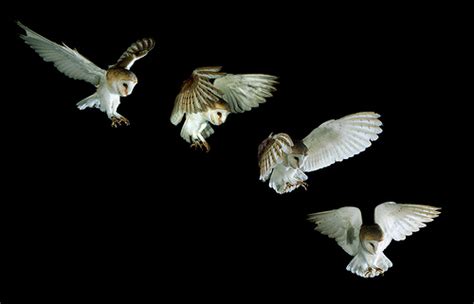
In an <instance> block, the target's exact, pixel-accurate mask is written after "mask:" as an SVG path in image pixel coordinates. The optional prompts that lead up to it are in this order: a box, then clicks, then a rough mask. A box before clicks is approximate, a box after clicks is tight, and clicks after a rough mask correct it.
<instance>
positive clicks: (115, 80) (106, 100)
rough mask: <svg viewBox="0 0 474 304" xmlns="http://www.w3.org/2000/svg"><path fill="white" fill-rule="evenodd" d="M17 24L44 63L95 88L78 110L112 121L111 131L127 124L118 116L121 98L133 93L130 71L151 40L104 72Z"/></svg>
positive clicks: (143, 41) (135, 46)
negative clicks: (97, 113)
mask: <svg viewBox="0 0 474 304" xmlns="http://www.w3.org/2000/svg"><path fill="white" fill-rule="evenodd" d="M17 24H18V26H20V27H21V28H22V29H23V30H25V32H26V35H21V38H22V39H23V40H24V41H25V43H26V44H28V45H29V46H30V47H31V48H32V49H34V50H35V51H36V52H37V53H38V55H40V56H41V57H42V58H43V59H44V61H46V62H52V63H53V64H54V66H55V67H56V68H57V69H58V70H59V71H60V72H62V73H64V74H65V75H66V76H69V77H71V78H73V79H77V80H84V81H87V82H89V83H91V84H93V85H94V86H96V87H97V90H96V92H95V93H94V94H92V95H91V96H89V97H87V98H85V99H83V100H81V101H80V102H78V103H77V107H78V108H79V109H80V110H83V109H85V108H88V107H91V108H98V109H100V110H101V111H103V112H105V113H106V114H107V117H108V118H109V119H110V120H112V126H113V127H117V126H119V125H128V124H129V121H128V119H126V118H125V117H124V116H122V115H120V114H119V113H118V112H117V108H118V106H119V105H120V97H125V96H128V95H130V94H131V93H132V91H133V88H134V87H135V85H136V83H137V77H136V76H135V74H134V73H133V72H131V71H130V70H129V69H130V67H131V66H132V65H133V63H134V62H135V61H136V60H137V59H139V58H142V57H143V56H145V55H146V54H147V53H148V52H149V51H150V50H151V49H153V47H154V46H155V42H154V40H153V39H151V38H147V39H141V40H138V41H136V42H135V43H133V44H132V45H131V46H130V47H129V48H128V49H127V50H126V51H125V52H124V53H123V54H122V56H121V57H120V58H119V60H118V61H117V63H115V64H114V65H112V66H110V67H109V68H108V69H107V70H103V69H101V68H99V67H97V66H96V65H95V64H94V63H92V62H91V61H90V60H89V59H87V58H85V57H84V56H82V55H81V54H79V52H77V51H76V50H73V49H71V48H69V47H68V46H66V45H65V44H63V45H59V44H57V43H54V42H52V41H51V40H49V39H47V38H45V37H43V36H41V35H39V34H38V33H35V32H34V31H32V30H31V29H29V28H28V27H26V26H24V25H23V24H21V23H20V22H18V23H17Z"/></svg>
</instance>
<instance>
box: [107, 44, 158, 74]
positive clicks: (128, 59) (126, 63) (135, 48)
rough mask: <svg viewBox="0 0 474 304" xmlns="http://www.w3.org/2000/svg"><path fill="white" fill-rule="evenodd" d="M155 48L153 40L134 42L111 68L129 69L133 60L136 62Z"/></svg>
mask: <svg viewBox="0 0 474 304" xmlns="http://www.w3.org/2000/svg"><path fill="white" fill-rule="evenodd" d="M154 47H155V40H153V39H152V38H144V39H140V40H137V41H135V42H134V43H132V45H131V46H129V47H128V49H127V50H126V51H125V52H124V53H123V54H122V56H120V58H119V60H117V63H116V64H115V65H114V66H113V67H119V68H124V69H129V68H130V66H131V64H133V62H134V61H135V60H138V59H140V58H142V57H144V56H145V55H146V54H148V52H149V51H151V50H152V49H153V48H154Z"/></svg>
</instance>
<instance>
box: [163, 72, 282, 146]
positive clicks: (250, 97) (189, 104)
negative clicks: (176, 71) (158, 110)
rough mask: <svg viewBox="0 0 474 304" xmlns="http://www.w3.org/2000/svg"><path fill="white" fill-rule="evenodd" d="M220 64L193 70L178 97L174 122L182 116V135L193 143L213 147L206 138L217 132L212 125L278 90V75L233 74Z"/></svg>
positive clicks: (248, 108) (218, 123)
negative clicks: (276, 87)
mask: <svg viewBox="0 0 474 304" xmlns="http://www.w3.org/2000/svg"><path fill="white" fill-rule="evenodd" d="M220 70H221V67H204V68H198V69H196V70H194V71H193V73H192V75H191V78H190V79H188V80H186V81H184V83H183V85H182V87H181V91H180V92H179V94H178V96H176V100H175V104H174V107H173V111H172V113H171V118H170V120H171V123H173V124H174V125H178V124H179V123H180V122H181V121H182V119H183V118H185V122H184V124H183V127H182V129H181V137H182V138H183V139H184V140H186V141H187V142H189V143H191V146H194V147H199V148H202V149H205V150H206V151H209V150H210V145H209V144H208V143H207V141H206V138H207V137H209V136H210V135H212V134H213V133H214V130H213V129H212V127H211V126H210V124H212V125H215V126H219V125H221V124H223V123H225V121H226V120H227V116H228V115H229V114H230V113H242V112H245V111H250V110H251V109H252V108H255V107H258V106H259V104H261V103H264V102H265V101H266V98H268V97H271V96H272V94H271V93H272V92H273V91H274V90H275V87H274V85H275V84H276V77H275V76H271V75H264V74H245V75H232V74H225V73H222V72H220Z"/></svg>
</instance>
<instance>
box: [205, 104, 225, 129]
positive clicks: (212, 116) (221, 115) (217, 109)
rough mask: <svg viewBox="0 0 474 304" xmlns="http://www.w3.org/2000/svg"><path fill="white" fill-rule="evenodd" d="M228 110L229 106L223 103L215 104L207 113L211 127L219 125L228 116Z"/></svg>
mask: <svg viewBox="0 0 474 304" xmlns="http://www.w3.org/2000/svg"><path fill="white" fill-rule="evenodd" d="M229 113H230V109H229V106H228V105H227V104H226V103H224V102H216V103H215V104H214V107H213V109H211V110H209V111H208V114H207V115H208V119H209V121H210V122H211V123H212V124H213V125H216V126H218V125H221V124H223V123H224V122H225V121H226V119H227V115H229Z"/></svg>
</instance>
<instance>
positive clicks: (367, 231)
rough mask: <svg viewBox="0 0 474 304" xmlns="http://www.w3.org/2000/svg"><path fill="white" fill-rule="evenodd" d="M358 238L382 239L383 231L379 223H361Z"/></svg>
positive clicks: (368, 239)
mask: <svg viewBox="0 0 474 304" xmlns="http://www.w3.org/2000/svg"><path fill="white" fill-rule="evenodd" d="M359 239H360V240H367V241H378V242H381V241H383V231H382V228H380V226H379V225H377V224H375V225H362V227H361V228H360V232H359Z"/></svg>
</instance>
